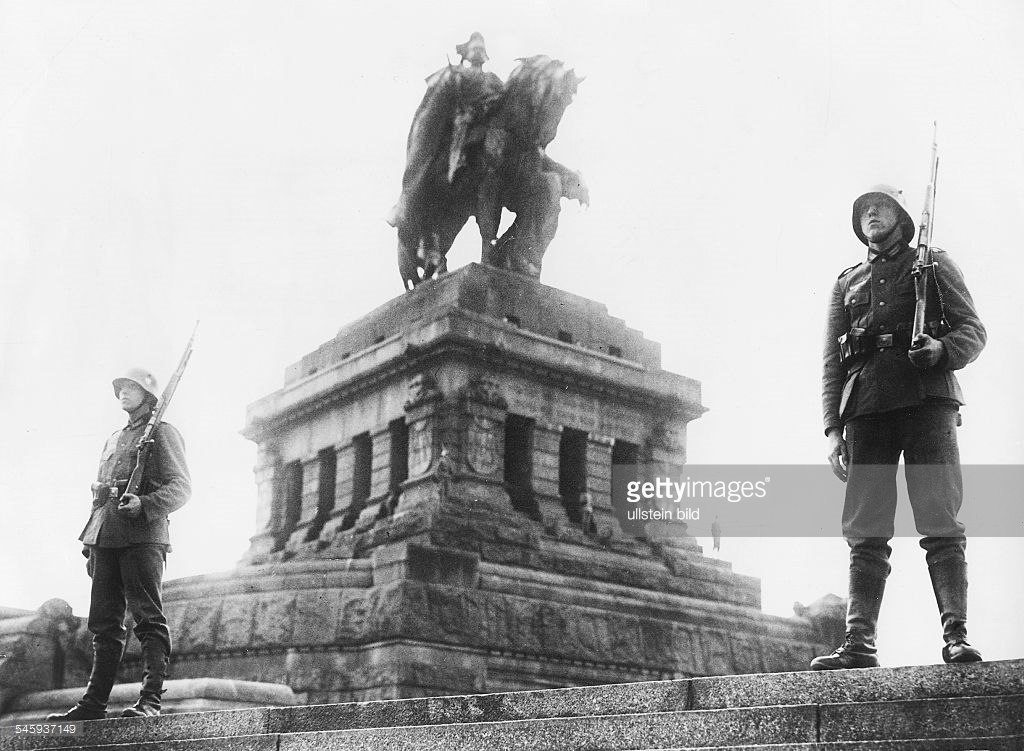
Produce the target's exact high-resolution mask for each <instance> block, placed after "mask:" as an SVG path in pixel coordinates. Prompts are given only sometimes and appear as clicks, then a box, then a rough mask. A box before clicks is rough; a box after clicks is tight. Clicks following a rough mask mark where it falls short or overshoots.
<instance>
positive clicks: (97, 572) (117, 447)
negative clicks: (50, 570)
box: [47, 333, 195, 721]
mask: <svg viewBox="0 0 1024 751" xmlns="http://www.w3.org/2000/svg"><path fill="white" fill-rule="evenodd" d="M194 336H195V334H194V333H193V337H194ZM191 351H192V341H191V340H190V341H189V344H188V347H187V348H186V350H185V355H184V356H183V357H182V361H181V363H180V364H179V366H178V370H177V371H176V372H175V373H174V375H173V376H172V378H171V381H170V383H168V385H167V388H166V389H165V390H164V393H163V396H162V397H157V393H158V391H157V382H156V379H155V378H154V377H153V375H152V373H150V372H149V371H147V370H143V369H142V368H132V369H130V370H128V371H127V372H125V373H124V375H122V376H121V377H119V378H115V379H114V381H113V386H114V395H115V396H116V397H117V398H118V399H119V400H120V402H121V409H123V410H124V411H125V412H127V413H128V424H127V425H126V426H125V427H124V428H122V429H121V430H119V431H117V432H116V433H114V434H113V435H112V436H110V438H108V439H107V443H106V446H105V447H104V449H103V454H102V457H101V459H100V468H99V473H98V475H97V481H96V482H94V483H93V485H92V491H93V501H92V515H91V516H90V517H89V523H88V524H87V525H86V527H85V530H84V531H83V532H82V535H81V537H80V538H79V539H80V540H81V541H82V543H83V545H84V546H85V547H84V549H83V551H82V553H83V555H86V556H88V559H89V560H88V563H87V564H86V569H87V571H88V573H89V576H90V577H91V578H92V592H91V599H90V605H89V631H91V632H92V635H93V664H92V673H91V675H90V676H89V685H88V687H87V688H86V691H85V696H83V697H82V699H81V700H80V701H79V702H78V703H77V704H76V705H75V706H74V707H72V708H71V709H70V710H68V711H67V712H64V713H63V714H51V715H50V716H49V717H47V720H49V721H76V720H97V719H104V718H105V717H106V708H107V700H108V698H109V697H110V691H111V689H112V688H113V686H114V681H115V680H116V677H117V670H118V666H119V665H120V663H121V656H122V654H123V652H124V647H125V639H126V636H127V633H126V630H125V627H124V618H125V606H126V604H127V609H128V611H129V612H130V613H131V614H132V618H133V619H134V621H135V635H136V636H137V637H138V639H139V642H140V644H141V646H142V664H143V676H142V691H141V693H140V696H139V700H138V702H136V703H135V705H134V706H132V707H129V708H127V709H125V710H124V711H123V712H122V713H121V716H122V717H149V716H154V715H159V714H160V697H161V695H162V694H163V683H164V679H165V677H166V675H167V666H168V661H169V658H170V654H171V637H170V633H169V631H168V630H167V619H166V618H165V617H164V613H163V606H162V602H161V586H162V582H163V574H164V566H165V564H166V560H167V553H168V552H169V551H170V549H171V545H170V537H169V535H168V522H167V515H168V514H170V513H171V512H172V511H176V510H177V509H179V508H181V507H182V506H183V505H185V503H186V502H187V501H188V499H189V496H190V495H191V493H192V487H191V482H190V479H189V473H188V467H187V466H186V465H185V446H184V443H183V441H182V438H181V434H180V433H179V432H178V431H177V430H176V429H175V428H174V427H172V426H171V425H169V424H168V423H166V422H161V420H160V418H161V417H162V416H163V413H164V410H165V409H166V408H167V405H168V403H169V402H170V399H171V396H173V394H174V389H175V388H176V387H177V384H178V381H179V380H180V378H181V374H182V372H183V371H184V369H185V365H186V363H187V362H188V357H189V355H190V354H191Z"/></svg>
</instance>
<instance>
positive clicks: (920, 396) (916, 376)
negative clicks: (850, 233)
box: [822, 243, 986, 433]
mask: <svg viewBox="0 0 1024 751" xmlns="http://www.w3.org/2000/svg"><path fill="white" fill-rule="evenodd" d="M932 253H933V260H934V261H935V262H936V263H937V264H938V266H937V268H936V269H935V270H934V273H933V274H932V275H931V277H932V279H933V280H934V281H933V282H931V283H930V284H929V287H928V305H927V309H926V315H925V321H926V322H927V323H928V325H927V326H926V333H930V331H932V330H934V329H933V328H932V327H937V326H938V323H939V321H940V319H941V318H942V317H943V314H944V315H945V320H946V322H947V323H948V326H949V330H948V331H946V332H944V333H942V332H937V333H939V334H941V335H939V336H936V338H938V339H940V340H941V341H942V344H943V348H944V350H945V352H944V354H943V357H942V359H941V360H940V361H939V362H938V363H937V364H936V365H934V366H933V367H931V368H928V369H926V370H919V369H917V368H916V367H914V365H913V364H912V363H911V362H910V358H909V357H908V356H907V342H908V341H909V337H910V329H911V326H912V323H913V320H914V307H915V303H916V299H915V295H914V279H913V277H912V276H911V270H912V269H913V265H914V262H915V260H916V259H917V254H916V252H915V251H914V250H913V249H912V248H911V247H910V246H909V245H907V244H905V243H900V244H897V245H896V246H894V247H893V248H891V249H889V250H888V251H886V252H884V253H874V252H873V251H869V253H868V258H867V259H866V260H865V261H863V262H862V263H859V264H857V265H856V266H853V267H851V268H849V269H847V270H846V271H844V272H843V273H842V274H840V276H839V278H838V279H837V280H836V283H835V284H834V285H833V287H832V297H831V300H830V302H829V310H828V322H827V325H826V331H825V343H824V352H823V364H824V367H823V376H822V413H823V422H824V427H825V432H826V433H828V431H829V430H831V429H832V428H835V427H840V426H842V425H844V424H845V423H846V422H848V421H849V420H851V419H853V418H855V417H859V416H861V415H869V414H879V413H883V412H889V411H892V410H896V409H901V408H904V407H910V406H914V405H918V404H923V403H924V402H925V401H928V400H934V399H939V400H947V401H951V402H955V403H956V404H958V405H962V404H963V403H964V398H963V393H962V392H961V390H960V384H959V383H958V382H957V379H956V376H955V375H954V374H953V371H955V370H959V369H960V368H962V367H964V366H965V365H967V364H968V363H970V362H972V361H974V360H975V359H976V358H977V357H978V355H979V354H980V353H981V350H982V348H983V347H984V346H985V340H986V334H985V327H984V326H983V325H982V323H981V320H980V319H979V318H978V314H977V311H976V310H975V309H974V301H973V300H972V299H971V295H970V293H969V292H968V291H967V286H966V284H965V283H964V278H963V274H962V273H961V272H960V269H959V267H958V266H957V265H956V264H955V263H954V262H953V260H952V259H951V258H950V257H949V254H948V253H945V252H943V251H941V250H939V249H937V248H936V249H934V250H933V251H932ZM940 297H941V301H942V306H941V308H940V303H939V300H940ZM851 328H861V329H864V330H865V332H866V334H867V335H869V336H876V335H879V334H894V335H895V337H894V338H895V339H896V341H898V342H900V341H902V342H903V344H902V346H899V345H897V346H894V347H891V348H888V349H881V350H873V351H870V352H867V353H865V354H862V355H860V356H858V357H857V358H855V359H854V360H852V361H851V362H850V363H849V364H848V365H846V366H844V365H842V364H841V362H840V354H839V344H838V339H839V337H840V336H842V335H843V334H845V333H847V332H848V331H850V329H851ZM933 336H935V334H933Z"/></svg>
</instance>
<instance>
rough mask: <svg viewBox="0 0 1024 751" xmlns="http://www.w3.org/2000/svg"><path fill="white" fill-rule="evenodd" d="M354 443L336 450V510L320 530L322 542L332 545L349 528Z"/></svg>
mask: <svg viewBox="0 0 1024 751" xmlns="http://www.w3.org/2000/svg"><path fill="white" fill-rule="evenodd" d="M354 453H355V452H354V451H353V449H352V443H351V442H348V443H346V444H344V445H342V446H338V447H337V449H336V455H337V465H336V468H335V480H334V509H333V510H332V511H331V515H330V516H329V517H328V518H327V521H325V522H324V526H323V529H321V530H320V541H321V542H325V543H330V542H331V541H332V540H333V539H334V538H335V536H336V535H337V534H338V532H340V531H341V530H342V527H346V526H348V524H347V520H346V514H348V512H349V507H350V506H351V505H352V465H353V455H354Z"/></svg>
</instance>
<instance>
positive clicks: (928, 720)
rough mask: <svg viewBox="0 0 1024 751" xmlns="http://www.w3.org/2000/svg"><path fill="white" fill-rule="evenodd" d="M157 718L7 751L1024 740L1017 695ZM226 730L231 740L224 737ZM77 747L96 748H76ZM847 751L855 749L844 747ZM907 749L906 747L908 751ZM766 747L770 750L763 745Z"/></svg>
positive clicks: (425, 750) (421, 750) (1022, 701)
mask: <svg viewBox="0 0 1024 751" xmlns="http://www.w3.org/2000/svg"><path fill="white" fill-rule="evenodd" d="M310 709H315V708H310ZM206 714H209V715H219V716H220V717H221V719H230V718H226V717H225V715H232V714H236V713H231V712H217V713H206ZM238 714H241V712H239V713H238ZM314 717H315V715H313V716H309V715H307V717H305V718H304V719H305V720H306V721H307V722H310V721H312V722H310V725H311V726H312V727H317V726H318V724H317V723H316V722H315V720H314ZM193 718H194V719H207V720H209V719H215V718H212V717H205V715H204V714H196V715H179V716H178V717H176V718H174V719H176V720H178V721H179V722H182V721H184V722H188V721H189V720H190V719H193ZM164 719H170V718H163V719H146V720H108V721H106V722H104V723H87V724H86V728H85V732H84V734H83V737H82V738H81V739H71V738H61V739H59V742H50V743H47V742H43V743H38V742H35V743H24V741H25V739H22V738H19V739H14V743H13V744H12V745H9V746H7V747H8V748H36V749H39V748H51V747H52V748H65V749H68V748H82V749H85V748H92V749H94V750H95V751H99V749H103V748H108V747H109V748H116V747H118V746H122V747H123V746H124V745H125V744H136V745H135V747H137V748H141V749H154V750H155V749H157V748H174V749H180V751H205V749H208V748H224V747H225V746H226V744H227V743H228V742H230V743H231V744H232V745H234V744H238V743H243V744H247V745H244V746H243V747H246V748H261V749H262V748H270V746H269V745H268V744H269V743H271V741H272V740H273V739H275V738H276V739H277V740H276V741H273V742H274V744H275V746H274V747H275V750H276V751H320V750H321V749H332V751H357V750H361V749H374V751H391V750H392V749H395V750H397V749H402V750H403V751H433V749H436V748H444V749H446V751H477V750H478V749H481V748H486V749H488V751H518V750H519V749H532V750H533V751H556V750H557V751H561V750H562V749H574V750H575V751H598V750H599V749H638V748H642V749H651V750H653V749H677V748H722V747H726V748H727V747H732V746H739V747H742V746H744V745H747V746H754V747H757V746H758V744H762V745H765V744H776V746H775V747H778V744H789V745H790V746H794V747H796V748H800V747H804V748H817V747H818V746H815V745H813V744H816V743H818V744H820V743H825V744H830V745H834V746H835V748H837V749H839V748H844V747H845V748H858V747H859V746H858V745H856V744H863V743H864V742H865V741H877V742H882V743H883V744H884V743H890V744H891V743H892V742H893V741H906V742H908V743H910V742H913V743H917V744H919V745H921V744H924V745H923V746H922V747H927V743H931V744H932V745H933V746H934V744H936V743H938V742H939V741H942V742H943V743H945V744H946V746H947V747H950V748H957V746H956V745H955V742H954V741H953V740H951V739H955V738H958V737H959V738H973V739H976V740H975V741H974V743H976V744H977V742H978V741H977V739H984V738H986V737H992V736H994V737H996V738H999V737H1003V738H1011V739H1012V738H1014V736H1022V735H1024V695H1018V696H1005V697H957V698H947V699H918V700H909V701H896V702H864V703H858V704H842V705H823V706H816V705H811V704H805V705H785V706H767V707H743V708H738V709H712V710H684V711H677V712H650V713H643V714H627V715H621V714H620V715H600V716H595V715H590V716H574V717H555V718H543V719H520V720H506V721H502V722H473V721H470V722H460V723H455V724H420V725H398V726H376V727H357V728H351V729H347V730H316V731H308V730H307V731H304V732H281V731H276V732H275V731H274V730H273V729H272V728H271V727H270V726H269V725H270V723H268V725H265V726H264V727H263V728H262V732H260V729H259V728H258V727H252V726H250V727H248V728H244V727H239V726H238V725H235V727H234V728H228V727H227V726H224V727H222V728H221V729H220V735H221V737H209V736H207V735H206V733H205V732H204V731H205V730H207V728H203V727H197V726H195V725H193V728H192V729H193V732H192V733H189V734H188V735H187V736H185V737H183V738H180V739H177V740H170V739H166V736H165V735H164V733H162V732H161V730H162V729H161V728H160V727H159V725H160V724H161V723H162V722H163V720H164ZM235 719H240V718H235ZM320 727H322V725H321V726H320ZM232 729H233V730H234V731H235V732H230V731H231V730H232ZM239 731H241V732H239ZM161 735H163V736H164V739H161V740H157V739H156V737H159V736H161ZM224 735H228V736H230V737H223V736H224ZM155 736H156V737H155ZM243 739H244V740H243ZM6 740H9V739H5V741H6ZM54 740H58V739H54ZM81 740H92V741H94V742H93V743H86V744H83V743H81ZM111 741H113V743H111ZM851 743H852V744H854V745H853V746H851V745H850V744H851ZM913 743H910V745H904V748H914V745H913ZM808 744H811V745H808ZM951 744H953V745H951ZM1004 745H1005V744H1004ZM826 747H827V746H826ZM870 747H871V746H868V748H870ZM884 747H885V746H884V745H882V746H880V748H884ZM969 747H970V746H968V748H969ZM983 747H984V746H983ZM1011 747H1012V745H1011ZM767 748H772V746H771V745H767ZM783 748H785V746H783Z"/></svg>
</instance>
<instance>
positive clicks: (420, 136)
mask: <svg viewBox="0 0 1024 751" xmlns="http://www.w3.org/2000/svg"><path fill="white" fill-rule="evenodd" d="M581 81H582V79H581V78H579V77H577V76H576V74H575V72H574V71H573V70H572V69H570V68H567V67H566V66H565V64H564V63H562V62H561V61H559V60H554V59H552V58H550V57H547V56H545V55H536V56H534V57H528V58H522V59H520V60H519V65H518V66H517V67H516V69H515V70H514V71H513V72H512V74H511V75H510V76H509V79H508V82H507V83H506V84H505V85H504V86H502V84H501V80H500V79H499V78H498V77H497V76H495V75H494V74H492V73H484V72H483V71H482V70H481V68H480V66H479V65H474V66H468V67H467V66H462V65H449V66H447V67H446V68H443V69H442V70H440V71H438V72H437V73H435V74H434V75H432V76H431V77H430V78H428V79H427V92H426V94H424V97H423V101H422V102H421V103H420V106H419V108H418V109H417V110H416V115H415V117H414V118H413V123H412V127H411V128H410V130H409V139H408V145H407V161H406V169H405V174H404V176H403V179H402V197H401V198H400V199H399V202H398V204H397V205H396V206H395V208H394V209H393V210H392V213H391V216H390V218H389V220H388V221H389V223H391V224H392V225H393V226H395V227H396V228H397V229H398V270H399V273H400V274H401V275H402V282H403V284H404V285H405V287H406V289H411V288H413V287H415V286H416V285H417V284H419V283H420V282H423V281H425V280H427V279H431V278H433V277H434V276H436V275H438V274H443V273H444V272H445V271H447V265H446V260H445V257H446V254H447V253H448V250H449V249H450V248H451V246H452V243H453V242H454V241H455V237H456V235H458V233H459V232H460V231H461V229H462V227H463V226H464V225H465V224H466V222H467V221H469V218H470V217H471V216H475V217H476V220H477V225H478V226H479V228H480V239H481V246H482V252H481V261H482V262H483V263H487V264H490V265H493V266H498V267H501V268H506V269H510V270H512V271H516V272H519V273H522V274H527V275H529V276H533V277H538V276H539V275H540V270H541V263H542V260H543V258H544V252H545V251H546V250H547V247H548V245H549V244H550V243H551V240H552V238H553V237H554V236H555V231H556V229H557V227H558V214H559V211H560V200H561V199H562V198H563V197H564V198H570V199H576V200H578V201H579V202H580V204H587V203H589V194H588V192H587V188H586V185H585V184H584V182H583V178H582V176H581V175H580V174H579V173H578V172H575V171H574V170H571V169H569V168H568V167H565V166H563V165H561V164H559V163H558V162H556V161H554V160H553V159H551V158H550V157H548V156H547V154H546V153H545V148H546V147H547V145H548V144H549V143H551V141H552V140H553V139H554V137H555V135H556V133H557V132H558V124H559V122H560V121H561V119H562V115H563V114H564V113H565V109H566V107H568V106H569V104H570V103H571V102H572V98H573V96H574V95H575V94H576V89H577V86H578V85H579V83H580V82H581ZM503 208H507V209H508V210H510V211H512V212H514V213H515V215H516V218H515V221H514V222H513V223H512V224H511V226H509V227H508V229H506V231H505V232H504V233H503V234H502V235H501V236H500V237H498V227H499V223H500V221H501V211H502V209H503Z"/></svg>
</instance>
